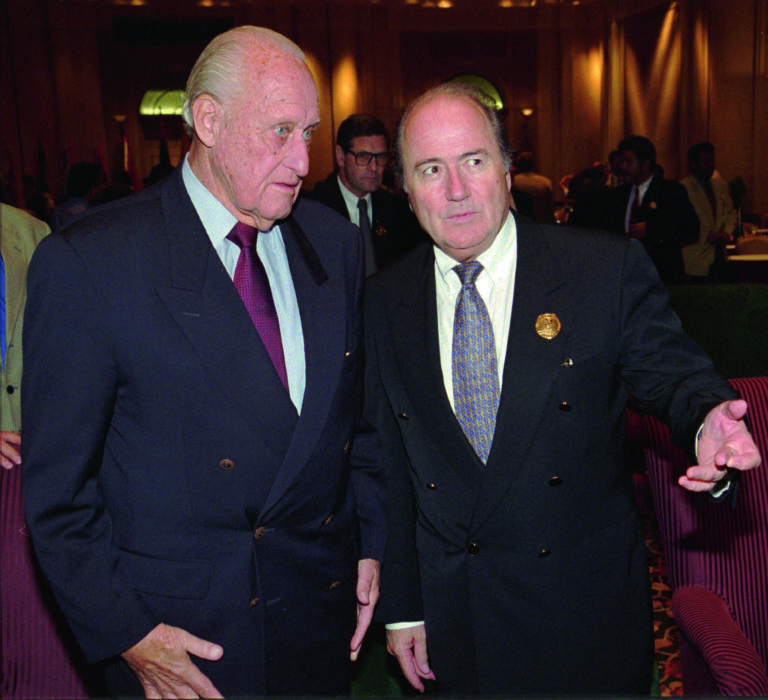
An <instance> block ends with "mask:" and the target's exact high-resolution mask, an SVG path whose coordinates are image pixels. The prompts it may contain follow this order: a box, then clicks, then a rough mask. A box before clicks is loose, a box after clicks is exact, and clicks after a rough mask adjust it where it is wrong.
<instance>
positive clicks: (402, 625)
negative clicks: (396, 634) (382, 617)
mask: <svg viewBox="0 0 768 700" xmlns="http://www.w3.org/2000/svg"><path fill="white" fill-rule="evenodd" d="M423 624H424V620H422V621H421V622H390V623H389V624H386V625H384V627H385V629H388V630H404V629H408V628H409V627H418V626H419V625H423Z"/></svg>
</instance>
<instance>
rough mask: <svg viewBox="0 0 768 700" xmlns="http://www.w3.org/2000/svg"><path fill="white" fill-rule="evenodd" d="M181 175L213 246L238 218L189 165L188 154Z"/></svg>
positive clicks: (224, 235)
mask: <svg viewBox="0 0 768 700" xmlns="http://www.w3.org/2000/svg"><path fill="white" fill-rule="evenodd" d="M181 176H182V178H183V180H184V186H185V187H186V188H187V193H188V194H189V198H190V199H191V200H192V205H193V206H194V207H195V210H196V211H197V215H198V216H199V217H200V221H202V222H203V226H204V227H205V230H206V232H207V233H208V236H209V238H210V239H211V243H212V244H213V247H214V248H215V247H216V246H218V245H219V243H221V242H222V240H224V238H226V236H227V234H228V233H229V232H230V231H231V230H232V227H233V226H234V225H235V223H237V218H235V217H234V216H232V214H231V212H229V211H228V210H227V208H226V207H225V206H224V205H223V204H222V203H221V202H220V201H219V200H218V199H216V197H215V196H214V195H213V193H212V192H211V191H210V190H209V189H208V188H207V187H206V186H205V185H204V184H203V183H202V182H200V180H199V179H198V178H197V175H195V174H194V173H193V172H192V168H191V166H190V165H189V161H188V156H185V157H184V163H183V164H182V166H181Z"/></svg>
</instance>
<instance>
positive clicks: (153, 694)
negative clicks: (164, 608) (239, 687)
mask: <svg viewBox="0 0 768 700" xmlns="http://www.w3.org/2000/svg"><path fill="white" fill-rule="evenodd" d="M223 653H224V650H223V649H222V648H221V647H220V646H218V645H217V644H213V643H212V642H206V641H205V640H204V639H199V638H198V637H194V636H193V635H191V634H189V632H186V631H184V630H183V629H180V628H178V627H170V626H169V625H162V624H161V625H158V626H157V627H155V629H153V630H152V631H151V632H150V633H149V634H148V635H147V636H146V637H144V639H142V640H141V641H140V642H139V643H138V644H136V645H135V646H133V647H131V648H130V649H128V651H125V652H123V658H124V659H125V660H126V661H127V662H128V665H129V666H130V667H131V669H132V670H133V672H134V673H135V674H136V677H137V678H138V679H139V681H141V685H142V686H143V687H144V694H145V695H146V696H147V697H148V698H198V697H202V698H223V697H224V696H223V695H222V694H221V693H220V692H219V691H218V690H216V688H215V687H214V685H213V683H211V681H210V680H208V678H207V677H206V676H205V675H204V674H203V673H201V672H200V670H199V669H198V668H197V666H195V665H194V664H193V663H192V660H191V659H190V658H189V654H193V655H194V656H199V657H200V658H201V659H207V660H209V661H216V660H217V659H220V658H221V655H222V654H223Z"/></svg>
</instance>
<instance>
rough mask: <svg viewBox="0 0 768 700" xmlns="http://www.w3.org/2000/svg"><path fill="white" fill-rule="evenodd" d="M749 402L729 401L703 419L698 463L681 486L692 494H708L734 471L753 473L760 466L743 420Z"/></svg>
mask: <svg viewBox="0 0 768 700" xmlns="http://www.w3.org/2000/svg"><path fill="white" fill-rule="evenodd" d="M746 412H747V402H746V401H744V400H742V399H738V400H735V401H726V402H724V403H721V404H720V405H719V406H716V407H715V408H713V409H712V410H711V411H710V412H709V413H708V414H707V417H706V418H705V419H704V425H703V426H702V429H701V439H700V440H699V444H698V459H699V463H698V465H697V466H695V467H690V468H689V469H688V470H687V471H686V473H685V476H681V477H680V479H679V480H678V483H679V484H680V486H682V487H683V488H686V489H688V490H690V491H709V490H711V489H712V488H713V487H714V485H715V483H717V482H718V481H720V479H722V478H723V477H724V476H725V474H726V467H730V468H732V469H741V470H747V469H753V468H754V467H757V466H759V465H760V452H759V451H758V449H757V446H756V445H755V443H754V440H752V436H751V435H750V434H749V431H748V430H747V426H746V425H745V424H744V421H743V420H742V418H743V417H744V414H745V413H746Z"/></svg>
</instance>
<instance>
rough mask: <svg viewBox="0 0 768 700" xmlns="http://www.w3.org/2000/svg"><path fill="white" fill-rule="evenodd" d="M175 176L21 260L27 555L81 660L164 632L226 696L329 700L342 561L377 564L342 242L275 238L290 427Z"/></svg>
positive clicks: (353, 316)
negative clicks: (209, 650)
mask: <svg viewBox="0 0 768 700" xmlns="http://www.w3.org/2000/svg"><path fill="white" fill-rule="evenodd" d="M181 171H182V169H181V168H178V169H177V171H176V173H174V175H172V176H171V177H170V178H169V179H168V180H166V181H165V182H163V183H161V184H159V185H157V186H156V187H154V188H150V189H148V190H144V191H143V192H142V193H140V194H138V195H136V196H135V197H131V198H127V199H124V200H120V201H118V202H116V203H115V204H113V205H106V206H105V207H100V208H98V209H96V210H94V213H93V214H92V215H90V216H88V217H86V218H85V219H84V220H82V221H81V222H80V223H78V224H76V225H75V226H74V227H71V228H69V229H68V230H66V231H65V235H62V236H52V237H49V238H48V239H46V240H47V241H48V243H47V245H44V246H42V247H40V248H39V249H38V252H37V254H36V255H35V257H34V258H33V261H32V264H31V267H30V271H29V301H28V305H27V316H26V322H25V339H24V342H25V349H26V350H28V353H27V356H26V357H25V362H26V366H25V377H24V385H25V393H24V395H23V415H24V421H25V436H24V469H25V488H24V499H25V502H26V507H27V513H28V519H29V522H30V528H31V530H32V535H33V541H34V544H35V548H36V550H37V552H38V554H39V557H40V560H41V562H42V564H43V567H44V570H45V573H46V574H47V576H48V577H49V578H50V579H51V581H52V583H53V587H54V589H55V591H56V593H57V596H58V598H59V600H60V602H61V606H62V608H63V609H64V611H65V612H66V614H67V615H68V617H69V619H70V622H71V624H72V626H73V629H74V632H75V634H76V636H77V637H78V640H79V642H80V644H81V645H82V647H83V649H84V651H85V653H86V655H87V656H88V658H89V659H90V660H91V661H99V660H102V659H111V658H112V657H115V655H117V654H120V653H121V652H122V651H124V650H125V649H127V648H129V647H130V646H132V645H133V644H135V643H136V642H138V641H139V640H140V639H141V638H143V636H144V635H146V634H147V633H148V632H149V631H150V630H152V629H153V628H154V627H155V626H156V625H157V624H158V623H159V622H164V623H167V624H169V625H174V626H178V627H182V628H183V629H186V630H187V631H188V632H190V633H192V634H194V635H196V636H198V637H202V638H204V639H207V640H209V641H213V642H216V643H218V644H220V645H222V646H223V648H224V655H223V657H222V658H221V659H220V660H219V661H215V662H205V661H201V660H200V659H194V661H195V663H197V664H198V666H199V667H200V668H201V670H202V671H203V673H205V674H207V675H208V676H209V677H210V679H211V680H212V682H213V683H214V685H216V686H217V687H218V689H219V690H220V691H221V692H223V693H224V694H225V695H253V694H256V693H260V694H264V693H268V694H274V693H275V692H277V691H279V692H280V693H281V694H315V693H317V694H320V693H325V694H328V693H334V694H335V693H338V692H341V689H343V687H344V677H345V672H346V670H347V668H348V664H349V642H350V639H351V636H352V633H353V631H354V628H355V617H356V615H355V612H356V597H355V587H356V576H357V561H358V559H359V558H366V557H371V558H378V559H380V558H381V556H382V555H383V546H384V532H383V517H381V516H380V514H381V508H382V504H381V499H382V497H383V496H382V490H383V489H382V485H381V483H380V481H379V480H378V477H377V475H378V471H377V470H378V467H379V457H378V449H377V446H378V443H377V442H376V440H375V438H374V437H373V434H372V433H369V434H361V435H359V440H357V441H355V443H354V445H353V444H352V440H353V436H354V435H355V431H356V417H357V416H358V415H359V414H358V407H361V405H362V403H361V402H362V396H361V393H360V392H361V389H362V376H361V375H360V372H361V367H362V337H361V321H362V313H361V289H362V278H363V275H362V252H361V247H360V244H359V240H358V239H359V236H358V234H357V229H355V228H354V227H352V226H351V225H349V224H348V223H346V222H344V221H343V220H342V219H340V218H339V217H338V216H336V215H335V214H334V213H332V212H330V211H329V210H328V209H326V208H324V207H320V206H318V205H317V204H315V203H314V202H303V203H301V204H300V205H298V206H297V207H296V208H295V209H294V212H293V215H292V216H290V217H289V218H288V219H286V220H284V221H281V222H279V223H280V227H281V230H282V232H283V238H284V240H285V246H286V251H287V256H288V261H289V265H290V269H291V274H292V277H293V284H294V287H295V290H296V296H297V300H298V305H299V309H300V313H301V319H302V327H303V333H304V344H305V355H306V380H307V382H306V392H305V396H304V403H303V406H302V410H301V415H300V416H298V415H297V412H296V410H295V408H294V406H293V404H292V403H291V400H290V398H289V396H288V394H287V392H286V391H285V389H284V388H283V386H282V384H281V382H280V379H279V378H278V375H277V373H276V371H275V369H274V366H273V365H272V363H271V361H270V359H269V356H268V355H267V353H266V350H265V348H264V346H263V344H262V343H261V339H260V338H259V336H258V333H257V331H256V329H255V327H254V326H253V323H252V322H251V319H250V317H249V315H248V312H247V311H246V308H245V306H244V304H243V302H242V301H241V299H240V297H239V295H238V293H237V291H236V289H235V287H234V285H233V283H232V280H231V279H230V277H229V275H228V274H227V272H226V270H225V268H224V266H223V265H222V263H221V261H220V259H219V256H218V255H217V253H216V251H215V250H214V248H213V247H212V245H211V243H210V239H209V237H208V235H207V234H206V232H205V229H204V228H203V226H202V223H201V222H200V219H199V218H198V216H197V213H196V212H195V209H194V207H193V205H192V202H191V200H190V199H189V196H188V194H187V192H186V189H185V187H184V185H183V181H182V177H181ZM94 416H103V420H102V421H101V422H97V421H95V420H94ZM350 471H351V479H350ZM356 511H357V513H356ZM358 515H359V519H360V522H361V533H360V540H361V543H358V541H356V540H357V538H356V537H355V535H354V526H355V523H356V522H357V519H358ZM122 667H123V669H124V670H125V671H127V666H125V665H124V664H123V665H122ZM114 687H117V688H118V689H120V688H126V689H127V688H128V686H122V685H121V684H120V683H119V682H118V683H116V684H115V685H114ZM135 691H138V692H140V688H139V687H134V688H133V689H129V690H128V689H127V690H124V691H122V692H124V693H129V692H135Z"/></svg>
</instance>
